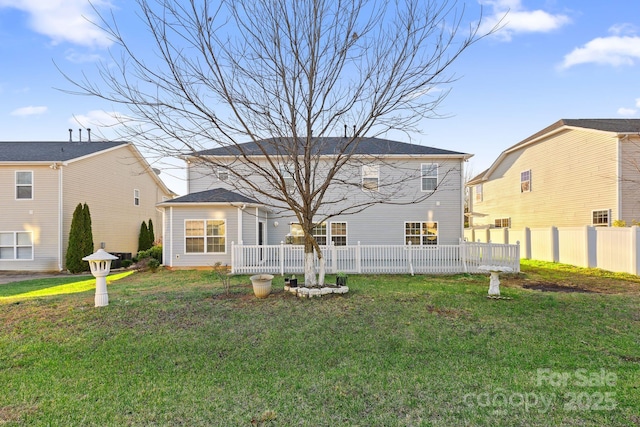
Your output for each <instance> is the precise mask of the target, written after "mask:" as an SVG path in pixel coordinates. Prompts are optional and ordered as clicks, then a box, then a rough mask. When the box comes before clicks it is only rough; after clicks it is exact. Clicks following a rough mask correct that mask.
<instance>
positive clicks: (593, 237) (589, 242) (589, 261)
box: [584, 225, 598, 268]
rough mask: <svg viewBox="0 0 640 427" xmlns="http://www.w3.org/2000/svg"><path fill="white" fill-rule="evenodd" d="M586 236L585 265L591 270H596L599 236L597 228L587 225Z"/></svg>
mask: <svg viewBox="0 0 640 427" xmlns="http://www.w3.org/2000/svg"><path fill="white" fill-rule="evenodd" d="M585 234H586V236H585V242H586V248H584V252H585V254H584V255H585V258H586V259H585V265H586V266H587V267H589V268H595V267H596V266H597V265H598V234H597V233H596V228H595V227H592V226H590V225H587V226H586V227H585Z"/></svg>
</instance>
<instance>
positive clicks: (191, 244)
mask: <svg viewBox="0 0 640 427" xmlns="http://www.w3.org/2000/svg"><path fill="white" fill-rule="evenodd" d="M225 225H226V224H225V221H224V220H222V219H219V220H206V221H204V220H197V221H195V220H190V221H186V222H185V233H184V234H185V252H186V253H225V252H226V247H227V243H226V242H227V239H226V226H225Z"/></svg>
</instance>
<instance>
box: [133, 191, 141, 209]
mask: <svg viewBox="0 0 640 427" xmlns="http://www.w3.org/2000/svg"><path fill="white" fill-rule="evenodd" d="M133 206H140V190H133Z"/></svg>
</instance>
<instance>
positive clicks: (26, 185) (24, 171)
mask: <svg viewBox="0 0 640 427" xmlns="http://www.w3.org/2000/svg"><path fill="white" fill-rule="evenodd" d="M19 174H29V177H30V181H31V182H30V183H29V184H22V183H19V182H18V175H19ZM15 184H16V186H15V189H16V192H15V197H16V200H33V193H34V191H33V190H34V188H33V171H29V170H20V171H16V172H15ZM27 187H28V188H29V189H31V197H18V193H19V191H18V190H19V189H20V188H27Z"/></svg>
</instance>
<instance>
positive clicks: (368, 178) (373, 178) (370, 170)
mask: <svg viewBox="0 0 640 427" xmlns="http://www.w3.org/2000/svg"><path fill="white" fill-rule="evenodd" d="M361 188H362V190H363V191H380V165H362V181H361Z"/></svg>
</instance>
